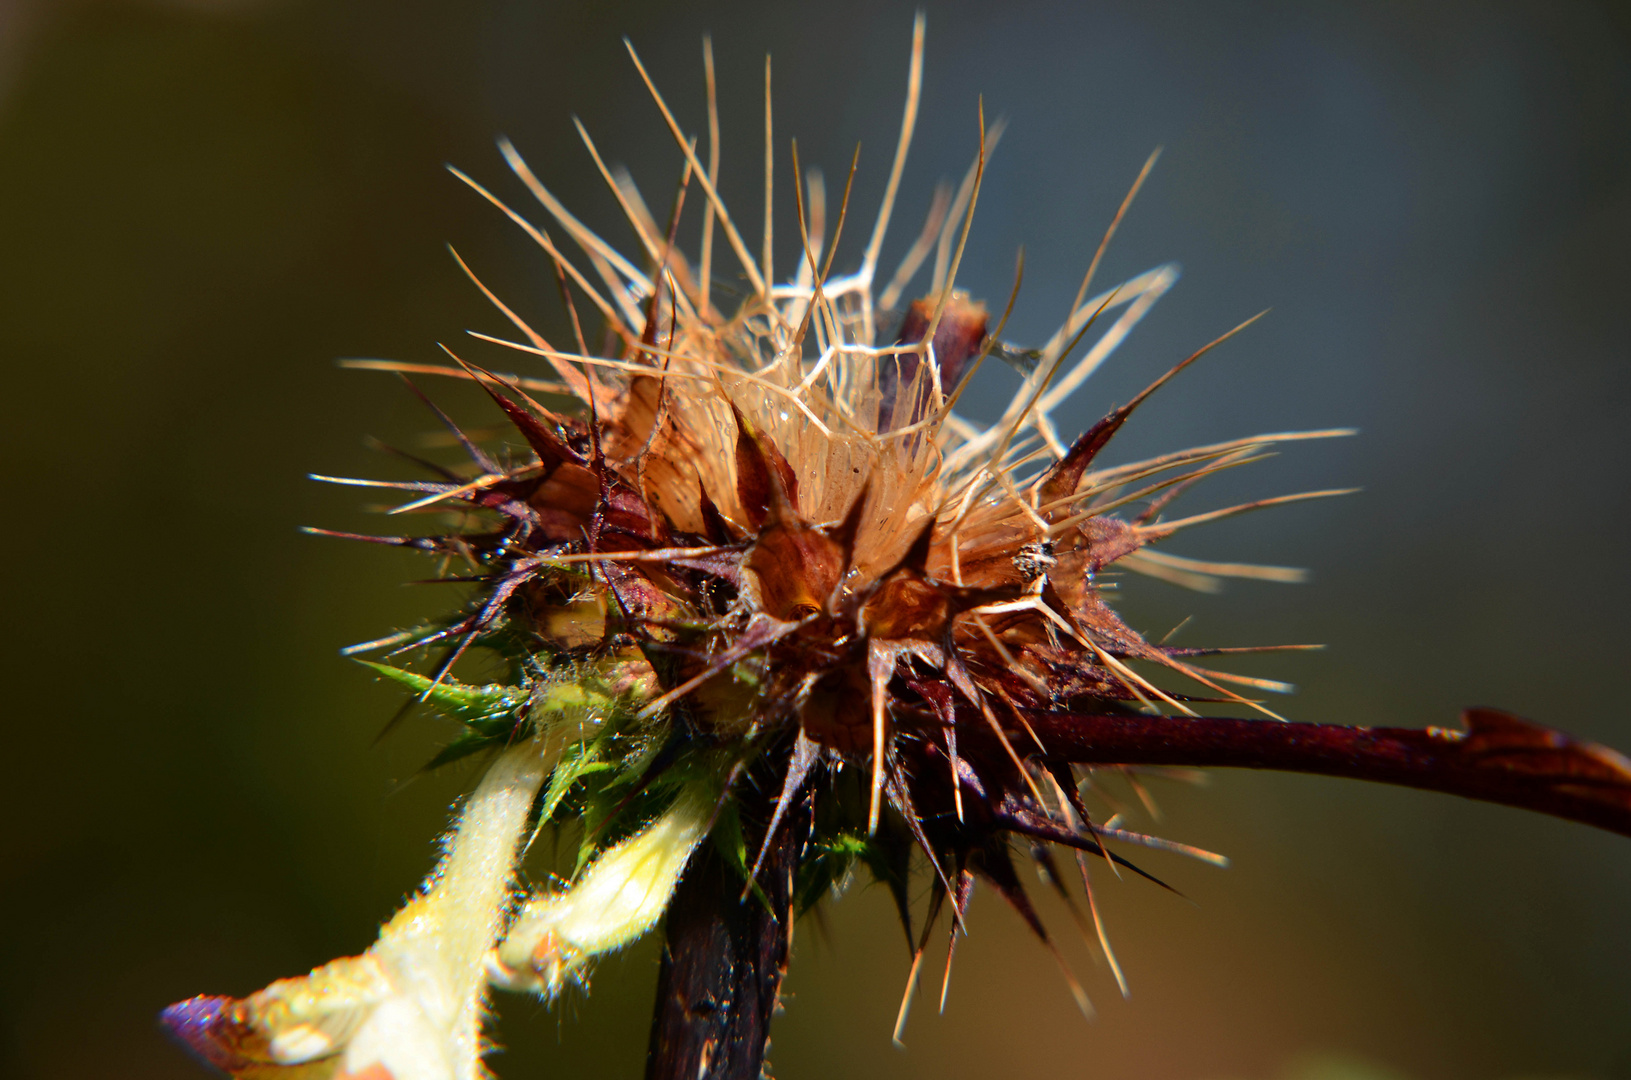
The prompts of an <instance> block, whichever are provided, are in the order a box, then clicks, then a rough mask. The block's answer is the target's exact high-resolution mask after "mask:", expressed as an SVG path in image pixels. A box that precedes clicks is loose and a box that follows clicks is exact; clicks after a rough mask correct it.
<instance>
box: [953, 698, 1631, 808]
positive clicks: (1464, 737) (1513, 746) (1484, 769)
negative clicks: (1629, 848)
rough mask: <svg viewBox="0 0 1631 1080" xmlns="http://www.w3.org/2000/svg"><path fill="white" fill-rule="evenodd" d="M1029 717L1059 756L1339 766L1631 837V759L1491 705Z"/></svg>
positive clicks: (1330, 769)
mask: <svg viewBox="0 0 1631 1080" xmlns="http://www.w3.org/2000/svg"><path fill="white" fill-rule="evenodd" d="M1025 718H1026V720H1027V721H1028V722H1029V724H1030V725H1031V727H1032V728H1033V729H1034V730H1035V732H1036V735H1037V738H1038V739H1039V740H1040V741H1041V743H1042V745H1043V746H1044V747H1045V748H1046V751H1047V756H1048V757H1049V758H1051V759H1053V760H1057V761H1068V762H1071V763H1073V764H1078V765H1110V764H1118V765H1179V766H1190V767H1196V768H1236V769H1275V770H1278V771H1281V772H1298V773H1314V774H1318V775H1321V776H1342V777H1347V778H1349V779H1353V780H1372V781H1377V782H1380V783H1384V784H1400V785H1402V786H1404V787H1413V788H1420V789H1421V790H1423V791H1439V792H1444V793H1445V794H1448V795H1460V796H1462V797H1464V798H1468V799H1481V800H1483V801H1485V802H1494V803H1502V804H1504V805H1506V806H1516V807H1521V808H1522V809H1525V810H1536V811H1539V812H1540V813H1543V814H1550V815H1552V816H1553V817H1560V818H1567V819H1568V820H1570V821H1579V822H1584V823H1585V824H1587V825H1596V826H1597V827H1599V828H1602V829H1607V830H1609V831H1610V832H1617V833H1620V834H1621V835H1624V836H1631V761H1628V760H1627V759H1626V758H1625V757H1624V756H1623V755H1621V754H1619V753H1617V752H1615V751H1613V750H1610V749H1609V748H1607V747H1605V746H1599V745H1597V744H1595V743H1587V742H1579V741H1577V740H1575V739H1573V738H1570V737H1569V736H1568V735H1565V734H1563V733H1562V732H1559V731H1554V730H1552V729H1551V728H1547V727H1542V726H1541V725H1539V724H1534V723H1531V722H1530V721H1528V720H1523V719H1520V718H1519V717H1516V716H1512V715H1511V714H1509V713H1503V712H1498V711H1496V710H1494V709H1468V710H1467V711H1466V712H1465V713H1463V714H1462V722H1463V723H1464V725H1465V727H1464V728H1456V729H1449V728H1427V729H1425V730H1417V729H1414V728H1366V727H1345V726H1342V725H1338V724H1295V723H1293V724H1283V723H1277V722H1274V721H1270V720H1227V719H1216V718H1213V717H1201V718H1198V719H1197V718H1192V717H1183V716H1141V715H1091V714H1088V715H1084V714H1079V713H1061V712H1041V711H1035V712H1027V713H1026V714H1025ZM958 726H959V728H961V729H962V732H963V733H964V734H963V737H964V738H970V737H975V738H977V737H980V736H979V735H978V734H977V733H979V732H980V731H981V728H980V727H979V725H978V724H975V723H972V722H971V723H968V724H959V725H958ZM986 737H989V736H986ZM1015 738H1016V740H1017V739H1019V738H1028V736H1025V735H1024V734H1023V733H1016V734H1015ZM1016 745H1017V743H1016Z"/></svg>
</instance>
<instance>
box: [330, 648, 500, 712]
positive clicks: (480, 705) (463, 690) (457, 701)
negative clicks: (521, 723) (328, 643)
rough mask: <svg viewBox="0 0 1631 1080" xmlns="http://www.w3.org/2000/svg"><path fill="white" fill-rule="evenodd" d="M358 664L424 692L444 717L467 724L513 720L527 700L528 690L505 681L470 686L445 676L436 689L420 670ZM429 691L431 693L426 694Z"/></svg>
mask: <svg viewBox="0 0 1631 1080" xmlns="http://www.w3.org/2000/svg"><path fill="white" fill-rule="evenodd" d="M357 663H359V664H361V665H363V666H364V667H367V668H370V669H372V670H373V671H374V672H375V673H376V674H379V675H383V676H384V677H385V678H387V679H390V680H391V681H392V682H394V683H396V684H397V685H399V686H402V687H404V688H406V689H407V690H408V691H410V692H411V693H413V694H417V695H424V697H425V703H426V704H427V705H430V706H431V707H432V708H434V709H436V711H438V712H440V713H442V714H443V715H444V716H448V717H451V718H452V719H454V720H458V721H460V722H462V723H466V724H473V725H480V726H484V727H490V726H493V725H494V724H495V722H497V721H507V722H509V723H513V722H514V720H515V718H516V716H517V715H518V713H519V712H520V709H521V706H522V705H523V704H524V703H525V702H526V694H525V692H523V691H522V690H521V688H520V687H517V686H506V685H504V684H502V683H491V684H488V685H485V686H469V685H466V684H464V683H461V682H458V681H457V680H455V679H449V678H446V677H444V678H443V679H442V681H441V682H439V683H437V684H436V685H435V687H434V689H433V688H432V686H431V679H429V678H428V677H426V676H424V675H420V674H418V673H417V672H413V671H405V670H403V669H402V668H398V667H392V666H391V665H389V664H377V663H375V662H373V661H372V660H358V661H357ZM426 691H429V693H428V694H426Z"/></svg>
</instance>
